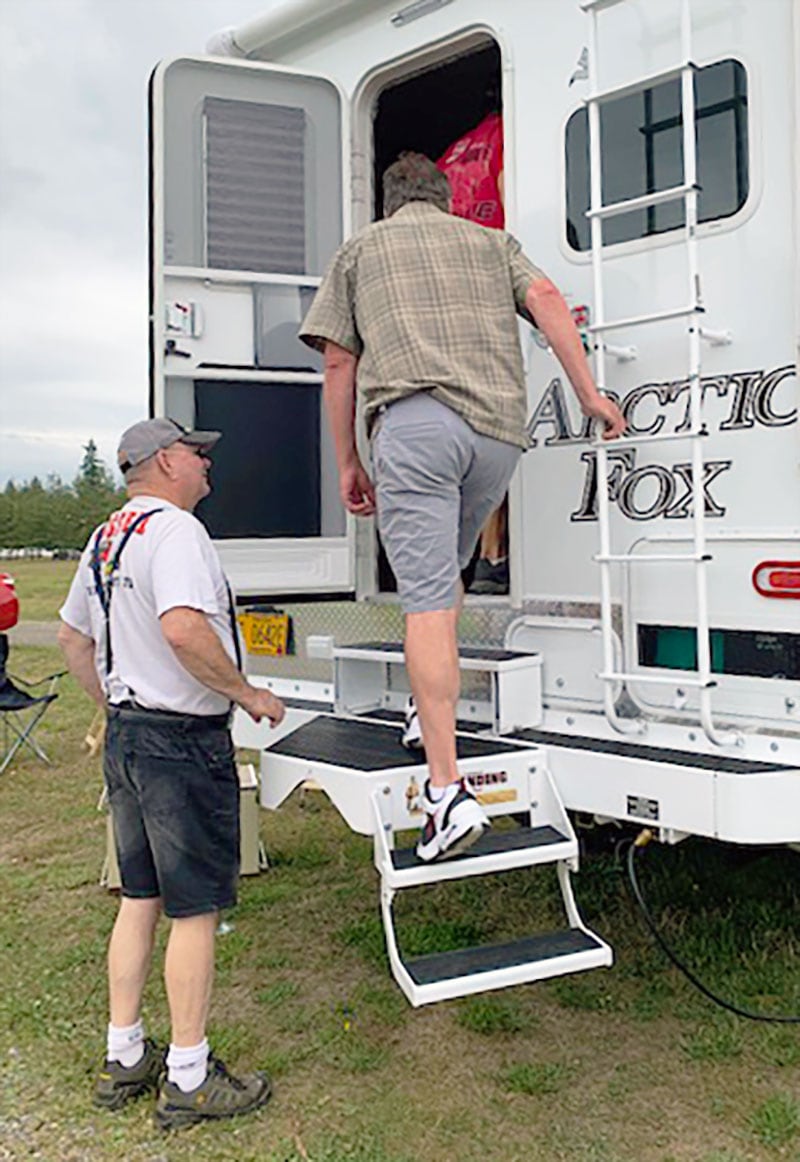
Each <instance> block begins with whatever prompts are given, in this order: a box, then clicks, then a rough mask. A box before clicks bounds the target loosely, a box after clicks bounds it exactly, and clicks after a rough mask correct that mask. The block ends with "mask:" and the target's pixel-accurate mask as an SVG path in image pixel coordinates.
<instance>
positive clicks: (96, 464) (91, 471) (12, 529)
mask: <svg viewBox="0 0 800 1162" xmlns="http://www.w3.org/2000/svg"><path fill="white" fill-rule="evenodd" d="M124 501H125V489H124V488H123V487H121V486H120V485H118V484H117V483H116V481H115V480H114V477H113V476H112V474H111V473H110V472H109V470H108V468H107V467H106V465H105V464H104V463H103V461H102V460H101V458H100V457H99V455H98V453H97V445H96V444H95V442H94V440H89V442H88V444H84V445H83V459H82V460H81V465H80V468H79V469H78V474H77V476H76V477H75V479H74V480H73V481H72V483H71V484H65V483H64V482H63V481H62V480H61V478H60V477H59V476H56V475H50V476H48V477H47V479H46V480H45V481H44V482H42V481H41V480H40V479H39V478H38V477H37V476H34V477H33V479H31V480H27V481H25V482H24V483H23V484H16V483H15V482H14V481H13V480H9V482H8V484H7V485H6V487H5V489H4V491H3V492H0V548H4V549H23V548H24V549H55V550H59V549H62V550H63V549H82V548H83V546H84V545H85V543H86V541H87V539H88V537H89V534H90V533H91V531H92V529H94V528H96V527H97V525H99V524H100V522H101V521H102V520H105V518H106V517H107V516H108V514H109V513H110V512H113V510H114V509H116V508H119V507H120V505H122V504H123V503H124Z"/></svg>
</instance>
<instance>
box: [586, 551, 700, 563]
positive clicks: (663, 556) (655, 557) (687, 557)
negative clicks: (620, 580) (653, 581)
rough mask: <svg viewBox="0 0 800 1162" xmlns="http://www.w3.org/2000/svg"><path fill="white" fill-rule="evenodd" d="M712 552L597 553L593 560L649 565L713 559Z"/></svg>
mask: <svg viewBox="0 0 800 1162" xmlns="http://www.w3.org/2000/svg"><path fill="white" fill-rule="evenodd" d="M713 559H714V558H713V557H712V556H711V554H710V553H595V555H594V557H593V560H595V561H597V562H599V564H601V565H602V564H604V563H605V562H606V561H635V562H636V563H637V564H639V563H642V564H646V565H649V564H650V562H651V561H654V562H655V561H659V562H660V561H713Z"/></svg>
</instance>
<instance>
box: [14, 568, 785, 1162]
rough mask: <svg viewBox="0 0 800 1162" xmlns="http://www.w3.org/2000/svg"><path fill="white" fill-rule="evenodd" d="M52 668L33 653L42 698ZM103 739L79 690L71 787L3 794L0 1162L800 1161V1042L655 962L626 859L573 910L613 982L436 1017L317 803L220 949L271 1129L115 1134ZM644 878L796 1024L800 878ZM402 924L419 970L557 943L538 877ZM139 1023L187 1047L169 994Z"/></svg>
mask: <svg viewBox="0 0 800 1162" xmlns="http://www.w3.org/2000/svg"><path fill="white" fill-rule="evenodd" d="M23 564H24V566H25V569H26V570H27V571H28V572H29V573H30V574H31V575H32V577H33V579H34V580H36V581H37V584H40V585H41V592H42V593H44V594H47V593H48V592H49V594H50V596H49V597H47V596H45V597H44V598H43V601H44V602H45V604H43V606H42V612H41V614H39V613H37V616H36V618H35V619H43V620H44V619H46V618H47V617H52V616H53V614H54V612H55V603H56V602H57V600H58V599H59V598H60V596H61V595H62V592H60V591H59V590H60V589H61V590H62V591H63V588H64V587H65V585H66V582H67V581H68V579H69V576H70V575H71V570H72V566H71V565H68V563H66V564H67V565H68V568H62V566H61V564H59V565H58V566H57V567H55V566H48V565H47V564H43V563H40V562H24V563H23ZM50 569H52V573H50V574H48V570H50ZM48 578H49V579H48ZM32 592H33V591H32V589H28V591H27V594H28V596H27V597H26V595H25V594H23V601H25V600H31V601H32V600H33V597H32ZM47 601H50V602H51V605H50V607H49V608H48V607H47V605H46V602H47ZM28 616H30V618H31V619H32V620H33V619H34V618H33V615H28ZM58 660H59V659H58V655H57V653H56V652H55V651H54V650H47V649H33V648H25V649H19V648H15V650H14V661H15V668H18V669H19V671H20V672H21V673H23V674H27V673H32V674H39V673H47V672H49V671H50V670H53V669H56V668H58ZM91 717H92V708H91V706H90V705H89V703H88V702H87V700H86V699H85V698H84V697H83V696H82V695H81V694H80V692H79V691H78V690H77V688H76V686H75V684H74V683H73V682H72V681H71V680H67V681H65V682H64V683H63V685H62V694H61V696H60V697H59V699H58V701H57V702H56V703H55V705H54V706H53V708H52V710H51V711H50V712H48V715H47V716H46V718H45V719H44V721H43V723H42V730H41V733H40V738H41V741H42V742H43V744H44V745H45V748H46V749H47V750H48V751H49V752H50V753H51V755H52V757H53V759H54V764H53V766H52V767H51V768H45V767H43V766H42V765H41V764H40V763H38V762H37V761H36V760H34V759H33V758H30V757H26V758H24V759H20V760H19V761H17V762H15V763H14V764H13V766H12V767H11V768H10V769H9V770H8V771H7V772H6V773H5V774H4V775H3V776H1V777H0V817H1V818H2V828H0V898H2V901H3V904H2V908H3V918H2V922H0V980H2V982H3V987H2V989H0V1159H3V1160H4V1162H5V1159H6V1158H9V1159H17V1158H20V1159H22V1158H29V1157H30V1158H33V1157H39V1158H42V1159H45V1160H46V1162H51V1160H52V1162H73V1160H74V1162H112V1160H113V1162H119V1160H120V1159H124V1160H125V1162H156V1160H158V1162H162V1160H163V1162H184V1160H186V1162H195V1160H197V1162H199V1160H200V1159H202V1160H203V1162H206V1160H209V1162H667V1160H668V1159H674V1160H675V1162H771V1160H774V1159H782V1160H784V1162H786V1160H788V1162H795V1160H796V1159H797V1158H798V1157H800V1125H799V1119H800V1110H799V1109H798V1102H797V1095H798V1094H800V1030H798V1028H797V1027H794V1026H768V1025H762V1024H755V1023H750V1022H745V1021H741V1020H739V1019H736V1018H733V1017H729V1016H727V1015H725V1014H724V1013H722V1012H720V1011H719V1010H717V1009H715V1008H714V1007H713V1006H712V1005H711V1004H710V1003H709V1002H708V1001H706V1000H705V999H704V998H703V997H702V996H700V995H699V994H698V993H697V992H696V991H695V990H694V989H692V988H691V986H690V985H689V984H688V983H687V982H686V981H685V980H684V979H683V977H681V976H680V975H679V974H678V973H677V972H676V971H675V970H674V969H673V968H672V967H671V966H670V965H669V964H668V963H667V962H666V960H665V959H664V957H663V956H662V954H661V953H660V952H659V951H658V950H657V949H656V948H654V946H653V944H652V942H651V940H650V937H649V935H648V934H647V932H646V930H645V928H644V926H643V924H642V922H641V920H640V918H639V916H638V914H637V913H636V911H635V910H634V908H633V907H632V905H631V902H630V898H629V896H628V893H627V891H626V888H625V884H624V880H623V877H622V876H621V874H620V872H619V869H618V867H617V865H616V864H615V862H614V860H613V858H612V856H611V855H609V854H603V855H598V856H593V857H591V858H586V859H584V860H583V865H582V871H581V874H580V875H579V876H577V877H576V879H575V889H576V894H577V896H578V902H579V905H580V907H581V910H582V911H583V914H584V915H585V916H586V918H587V920H588V921H589V922H590V923H591V924H593V925H594V926H595V927H596V928H597V930H598V931H599V932H600V934H601V935H603V936H604V937H606V938H607V939H609V941H610V942H611V944H612V945H613V946H614V949H615V965H614V967H613V969H612V970H610V971H605V970H601V971H596V972H593V973H588V974H585V975H583V976H577V977H570V978H563V979H560V980H557V981H550V982H544V983H542V984H540V985H534V986H526V987H523V988H517V989H514V990H508V991H505V992H501V993H495V994H486V995H483V996H477V997H472V998H467V999H463V1000H459V1001H454V1002H449V1003H445V1004H440V1005H433V1006H427V1007H424V1008H422V1009H417V1010H415V1009H412V1008H411V1007H410V1006H409V1005H408V1004H407V1003H406V1001H405V999H404V997H403V995H402V993H401V992H400V990H399V989H398V988H397V986H396V985H395V984H394V982H393V981H392V979H391V975H390V973H389V969H388V963H387V959H386V954H385V948H384V941H383V931H382V927H381V923H380V917H379V912H378V900H377V879H376V875H375V872H374V869H373V868H372V866H371V863H370V845H369V842H368V841H367V840H365V839H363V837H358V836H354V835H353V834H352V833H351V832H350V831H349V830H348V828H347V827H346V826H345V825H344V823H343V822H342V820H341V819H340V818H339V816H338V815H337V814H336V812H335V811H334V810H333V809H332V808H331V806H330V805H329V804H328V802H327V800H326V799H325V797H324V796H323V795H321V794H318V793H308V794H306V795H305V796H304V797H301V796H295V797H294V798H293V799H292V800H290V801H289V802H288V803H287V804H286V805H285V806H284V807H283V808H281V810H280V811H279V812H276V813H270V812H263V813H262V817H261V830H262V838H263V840H264V842H265V845H266V848H267V851H268V854H269V857H270V861H271V868H270V870H269V871H267V872H265V873H263V874H261V875H259V876H255V877H248V878H247V879H243V880H242V883H241V891H240V903H239V905H238V907H237V908H236V909H235V910H234V911H232V912H231V913H230V914H229V915H228V916H227V917H226V919H227V920H228V921H229V923H230V924H231V925H232V929H231V930H230V931H229V932H228V933H227V934H226V935H224V936H220V937H219V938H218V944H217V964H218V972H217V980H216V983H215V989H214V997H213V1003H212V1012H211V1021H210V1035H211V1038H212V1040H213V1044H214V1048H215V1049H216V1050H217V1051H218V1052H220V1053H221V1054H223V1055H224V1056H226V1057H228V1058H229V1060H230V1064H231V1065H232V1066H234V1067H239V1068H243V1069H248V1068H256V1067H264V1068H267V1069H268V1070H269V1071H270V1072H271V1073H272V1074H273V1076H274V1082H275V1096H274V1099H273V1101H272V1103H271V1104H270V1106H269V1107H268V1108H267V1110H265V1111H264V1112H263V1113H262V1114H258V1115H254V1116H253V1117H250V1118H247V1119H243V1120H242V1121H241V1122H240V1123H232V1124H230V1125H219V1126H208V1127H198V1128H197V1129H195V1130H192V1131H190V1132H188V1133H186V1134H184V1135H180V1136H178V1137H176V1138H174V1139H168V1140H165V1139H163V1138H162V1137H160V1136H159V1135H157V1134H156V1133H155V1132H154V1130H153V1128H152V1124H151V1109H150V1103H149V1102H148V1101H146V1100H145V1101H142V1102H139V1103H136V1104H135V1105H134V1106H133V1107H132V1108H130V1109H129V1110H126V1111H123V1112H121V1113H120V1114H119V1115H117V1116H110V1115H107V1114H104V1113H102V1112H100V1111H96V1110H94V1109H93V1107H92V1106H91V1104H90V1102H89V1093H90V1090H91V1083H92V1077H93V1074H94V1071H95V1069H96V1067H97V1063H98V1059H99V1057H100V1056H101V1054H102V1049H103V1035H104V1028H105V1022H106V1020H107V1016H106V1001H105V983H104V963H103V962H104V956H105V946H106V941H107V938H108V934H109V932H110V929H111V925H112V923H113V918H114V914H115V909H116V904H115V900H114V897H113V896H111V895H109V894H108V893H107V892H106V891H104V890H103V889H101V888H100V887H99V885H98V876H99V872H100V865H101V863H102V858H103V851H104V843H105V822H104V817H103V816H102V814H100V813H98V811H97V798H98V794H99V789H100V771H99V765H98V762H97V760H92V761H90V760H89V759H88V758H87V756H86V754H85V752H84V751H83V750H82V747H81V742H82V738H83V734H84V733H85V729H86V726H87V725H88V723H89V721H90V719H91ZM640 876H641V880H642V885H643V888H644V891H645V894H646V896H647V899H648V901H649V903H650V906H651V908H652V910H653V912H654V914H655V916H656V917H657V919H658V921H659V923H660V924H661V925H662V927H663V929H664V931H665V933H666V934H667V935H668V938H669V939H670V940H671V941H672V943H673V944H674V945H675V947H676V950H677V951H679V952H680V954H681V955H682V956H683V957H684V958H685V959H686V960H687V961H688V962H689V963H690V964H691V965H692V967H693V968H694V969H695V971H697V972H698V973H699V975H700V976H701V977H702V979H704V980H705V981H706V982H707V983H708V984H709V985H710V986H711V987H712V988H714V989H715V990H716V991H718V992H720V993H722V994H723V995H726V996H729V997H731V998H732V999H733V1000H736V1001H737V1002H738V1003H743V1004H747V1005H749V1006H751V1007H753V1008H756V1009H761V1010H764V1011H772V1012H780V1011H784V1012H791V1011H795V1012H797V1011H799V1010H800V950H799V948H798V931H797V921H796V917H797V915H798V914H800V857H798V856H797V855H796V854H795V853H792V852H788V851H765V852H741V851H738V852H737V851H735V850H732V849H725V848H722V847H720V846H718V845H715V844H713V843H704V842H700V841H687V842H686V843H684V844H682V845H681V846H680V847H678V848H676V849H668V848H662V847H657V846H656V845H652V846H651V848H649V849H647V852H646V853H645V855H644V856H643V858H642V860H641V864H640ZM395 912H396V918H397V931H398V937H399V940H400V943H401V947H402V948H403V950H404V952H405V953H407V954H409V955H421V954H424V953H426V952H430V951H440V950H444V949H445V948H449V947H463V946H464V945H468V944H470V943H473V942H485V941H491V942H495V941H497V942H500V941H502V940H504V939H514V938H515V937H518V936H520V935H523V934H525V933H529V932H531V931H533V930H536V929H547V928H551V927H554V926H557V925H558V924H559V923H562V919H561V915H560V901H559V897H558V892H557V886H556V884H555V882H554V878H553V877H552V876H549V875H548V874H546V873H544V872H543V871H542V870H541V869H536V870H533V871H531V872H515V873H511V874H509V875H506V876H503V877H491V878H487V879H485V880H471V881H464V882H454V883H450V884H441V885H437V886H436V887H434V888H430V889H420V890H418V891H413V892H407V893H400V894H399V895H398V896H397V898H396V900H395ZM165 937H166V932H165V931H164V930H160V931H159V937H158V942H157V949H156V964H157V966H158V969H160V964H161V957H162V956H163V949H164V945H165ZM144 1016H145V1020H146V1022H147V1025H148V1030H149V1031H151V1032H153V1033H154V1034H155V1035H156V1036H158V1037H159V1038H161V1039H162V1040H163V1039H165V1038H166V1037H167V1036H168V1031H169V1024H168V1013H167V1008H166V1003H165V999H164V995H163V986H162V983H161V980H160V972H159V971H158V970H157V971H155V972H154V973H153V975H152V979H151V980H150V982H149V983H148V987H147V990H146V994H145V1006H144Z"/></svg>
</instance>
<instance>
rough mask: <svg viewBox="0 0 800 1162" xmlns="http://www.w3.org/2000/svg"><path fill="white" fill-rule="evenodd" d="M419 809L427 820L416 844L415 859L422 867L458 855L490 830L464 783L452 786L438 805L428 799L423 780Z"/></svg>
mask: <svg viewBox="0 0 800 1162" xmlns="http://www.w3.org/2000/svg"><path fill="white" fill-rule="evenodd" d="M422 809H423V811H424V812H425V814H426V816H427V818H426V820H425V826H424V827H423V828H422V832H421V834H420V837H419V843H418V844H417V858H418V859H421V860H423V861H424V862H425V863H430V862H431V860H434V859H450V857H451V856H454V855H459V854H460V853H461V852H462V851H466V849H467V848H468V847H471V845H472V844H473V843H475V841H476V840H478V839H480V837H481V836H482V835H483V833H484V831H487V830H488V829H489V827H490V826H491V824H490V823H489V820H488V818H487V816H486V812H485V811H484V810H483V808H482V807H481V805H480V803H479V802H478V800H477V799H476V798H475V796H474V794H473V793H472V791H471V790H470V788H469V787H468V786H467V784H466V782H465V781H464V780H463V779H459V781H458V782H457V783H451V784H450V786H449V787H448V788H447V789H446V790H445V792H444V794H443V795H442V797H441V799H439V801H438V802H437V803H434V802H433V800H432V799H431V798H430V780H426V781H425V789H424V791H423V792H422Z"/></svg>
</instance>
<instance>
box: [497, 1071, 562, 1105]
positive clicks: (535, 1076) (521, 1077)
mask: <svg viewBox="0 0 800 1162" xmlns="http://www.w3.org/2000/svg"><path fill="white" fill-rule="evenodd" d="M574 1073H575V1070H574V1068H573V1067H571V1066H569V1065H563V1064H558V1063H553V1062H541V1063H540V1062H534V1063H531V1062H523V1063H521V1064H519V1065H512V1066H510V1067H509V1068H508V1069H506V1070H504V1072H503V1073H502V1074H501V1075H500V1084H501V1085H502V1087H503V1089H506V1090H508V1091H509V1093H524V1094H527V1095H528V1096H529V1097H545V1096H548V1095H550V1094H553V1093H558V1092H559V1090H561V1089H563V1087H564V1086H565V1085H566V1084H567V1083H568V1082H569V1081H570V1079H571V1078H572V1077H573V1076H574Z"/></svg>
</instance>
